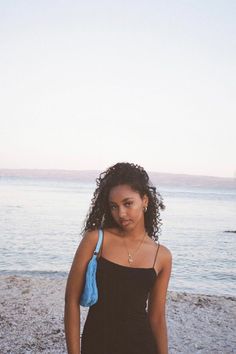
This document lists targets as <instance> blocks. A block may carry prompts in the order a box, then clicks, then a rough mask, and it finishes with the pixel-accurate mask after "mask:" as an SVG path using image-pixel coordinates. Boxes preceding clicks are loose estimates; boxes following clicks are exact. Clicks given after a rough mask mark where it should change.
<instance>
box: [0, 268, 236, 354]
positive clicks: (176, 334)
mask: <svg viewBox="0 0 236 354" xmlns="http://www.w3.org/2000/svg"><path fill="white" fill-rule="evenodd" d="M65 283H66V279H55V278H53V279H51V278H42V277H35V278H30V277H19V276H3V275H1V276H0V298H1V305H0V353H1V354H5V353H17V354H23V353H56V354H62V353H66V347H65V337H64V329H63V309H64V289H65ZM81 310H82V316H81V317H82V324H81V325H82V327H83V323H84V320H85V318H86V313H87V312H86V311H87V309H84V308H81ZM167 321H168V333H169V349H170V351H169V352H170V354H174V353H183V354H190V353H202V354H205V353H209V354H230V353H236V336H235V328H236V298H235V297H226V296H209V295H199V294H186V293H176V292H169V293H168V298H167ZM111 354H112V353H111ZM144 354H145V353H144Z"/></svg>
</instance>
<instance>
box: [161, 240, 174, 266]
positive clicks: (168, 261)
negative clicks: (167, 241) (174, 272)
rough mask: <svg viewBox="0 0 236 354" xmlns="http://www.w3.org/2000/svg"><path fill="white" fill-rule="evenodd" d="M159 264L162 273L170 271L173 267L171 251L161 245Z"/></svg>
mask: <svg viewBox="0 0 236 354" xmlns="http://www.w3.org/2000/svg"><path fill="white" fill-rule="evenodd" d="M159 264H160V268H161V270H162V271H165V270H167V271H170V270H171V267H172V254H171V251H170V250H169V249H168V248H167V247H166V246H164V245H161V244H160V249H159Z"/></svg>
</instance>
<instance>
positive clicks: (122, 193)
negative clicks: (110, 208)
mask: <svg viewBox="0 0 236 354" xmlns="http://www.w3.org/2000/svg"><path fill="white" fill-rule="evenodd" d="M127 198H140V195H139V193H138V192H137V191H134V190H133V189H132V188H131V187H130V186H129V185H128V184H122V185H119V186H115V187H113V188H111V190H110V193H109V201H116V200H123V199H127Z"/></svg>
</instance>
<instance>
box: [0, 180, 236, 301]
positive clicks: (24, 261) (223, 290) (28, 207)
mask: <svg viewBox="0 0 236 354" xmlns="http://www.w3.org/2000/svg"><path fill="white" fill-rule="evenodd" d="M93 189H94V185H92V184H85V183H78V182H75V181H56V180H55V181H48V180H40V179H26V178H25V179H24V178H16V177H15V178H14V177H11V178H1V179H0V235H1V238H0V255H1V256H0V272H1V273H10V274H33V275H39V274H42V273H43V274H45V273H46V274H47V275H50V276H65V275H66V274H67V272H68V270H69V268H70V264H71V261H72V258H73V255H74V252H75V249H76V248H77V245H78V243H79V241H80V237H79V232H80V229H81V226H82V222H83V220H84V218H85V216H86V213H87V209H88V206H89V203H90V200H91V197H92V193H93ZM159 190H160V192H161V193H162V195H163V197H164V202H165V204H166V210H165V211H163V212H162V220H163V227H162V235H161V237H160V241H161V243H163V244H165V245H166V246H167V247H169V248H170V249H171V251H172V254H173V272H172V277H171V281H170V290H177V291H186V292H195V293H205V294H226V295H236V267H235V266H236V260H235V251H236V234H235V233H225V232H224V230H236V190H220V189H211V190H210V189H199V188H192V189H190V188H188V189H183V188H181V189H180V188H179V189H178V188H173V187H169V188H168V187H165V188H164V187H163V188H161V187H160V188H159Z"/></svg>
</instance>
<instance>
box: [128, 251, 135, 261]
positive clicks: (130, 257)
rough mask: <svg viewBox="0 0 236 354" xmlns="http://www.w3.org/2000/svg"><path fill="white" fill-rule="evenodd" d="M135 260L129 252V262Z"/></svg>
mask: <svg viewBox="0 0 236 354" xmlns="http://www.w3.org/2000/svg"><path fill="white" fill-rule="evenodd" d="M133 261H134V260H133V258H132V256H131V254H130V253H129V254H128V262H129V263H133Z"/></svg>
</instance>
